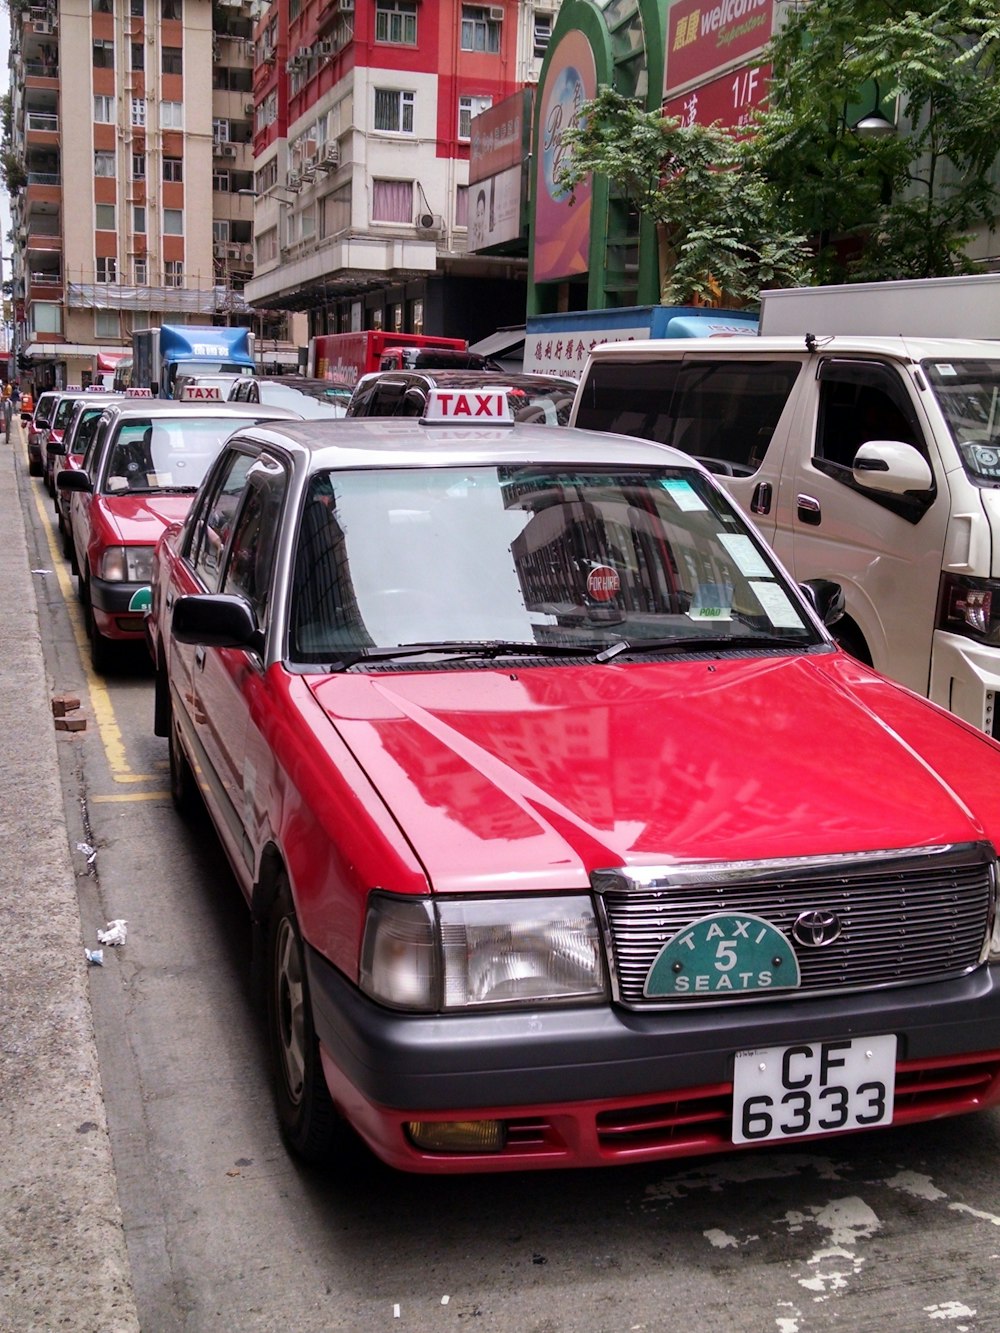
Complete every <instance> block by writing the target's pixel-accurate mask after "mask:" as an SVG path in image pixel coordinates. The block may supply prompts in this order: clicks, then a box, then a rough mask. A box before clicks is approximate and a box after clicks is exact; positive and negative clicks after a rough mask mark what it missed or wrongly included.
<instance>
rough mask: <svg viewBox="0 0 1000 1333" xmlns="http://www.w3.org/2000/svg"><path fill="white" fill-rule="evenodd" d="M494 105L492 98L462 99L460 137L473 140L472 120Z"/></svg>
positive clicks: (459, 114) (459, 117) (459, 100)
mask: <svg viewBox="0 0 1000 1333" xmlns="http://www.w3.org/2000/svg"><path fill="white" fill-rule="evenodd" d="M492 105H493V98H492V97H460V98H459V99H458V137H459V138H460V139H471V138H472V118H473V116H478V115H479V114H480V112H481V111H488V110H489V109H490V107H491V106H492Z"/></svg>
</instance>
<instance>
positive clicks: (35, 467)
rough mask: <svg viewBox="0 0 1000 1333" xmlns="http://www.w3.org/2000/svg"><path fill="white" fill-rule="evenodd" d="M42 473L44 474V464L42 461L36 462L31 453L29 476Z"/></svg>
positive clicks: (29, 457)
mask: <svg viewBox="0 0 1000 1333" xmlns="http://www.w3.org/2000/svg"><path fill="white" fill-rule="evenodd" d="M41 475H42V465H41V462H36V461H35V459H33V458H32V457H31V455H30V454H29V455H28V476H29V477H40V476H41Z"/></svg>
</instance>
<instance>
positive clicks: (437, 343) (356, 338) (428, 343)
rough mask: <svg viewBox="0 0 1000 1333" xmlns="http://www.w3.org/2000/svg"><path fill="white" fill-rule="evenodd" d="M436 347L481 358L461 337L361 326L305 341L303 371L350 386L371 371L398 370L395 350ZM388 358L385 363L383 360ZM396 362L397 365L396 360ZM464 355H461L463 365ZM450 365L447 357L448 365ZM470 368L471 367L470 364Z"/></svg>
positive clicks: (478, 361) (450, 352) (400, 358)
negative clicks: (306, 352)
mask: <svg viewBox="0 0 1000 1333" xmlns="http://www.w3.org/2000/svg"><path fill="white" fill-rule="evenodd" d="M424 347H430V348H437V349H440V350H442V351H445V352H448V353H449V354H457V355H459V356H461V355H462V354H463V353H466V354H468V355H469V356H473V359H474V360H475V361H476V362H477V365H478V364H481V363H482V358H481V357H474V354H471V353H469V344H468V343H467V342H466V340H465V339H464V338H437V337H433V336H430V335H426V334H422V333H386V332H384V331H383V330H381V329H365V330H363V331H362V332H360V333H320V334H317V335H316V336H315V337H314V338H311V339H310V340H309V364H308V369H307V371H306V374H307V375H311V376H313V377H315V378H316V379H320V380H332V381H333V382H334V383H335V384H344V385H346V386H347V387H348V388H353V387H354V385H355V384H357V382H358V380H359V379H360V378H361V376H362V375H367V374H368V373H369V372H370V371H373V370H394V369H400V368H401V365H402V357H399V358H395V359H391V358H390V357H389V354H391V353H392V352H393V351H395V350H397V349H411V348H412V349H419V348H424ZM387 358H388V364H386V365H383V360H385V359H387ZM397 360H398V361H399V363H400V364H399V365H397V364H396V361H397ZM465 361H466V358H463V364H465ZM451 364H453V362H452V361H451V360H449V365H451ZM470 368H474V367H470Z"/></svg>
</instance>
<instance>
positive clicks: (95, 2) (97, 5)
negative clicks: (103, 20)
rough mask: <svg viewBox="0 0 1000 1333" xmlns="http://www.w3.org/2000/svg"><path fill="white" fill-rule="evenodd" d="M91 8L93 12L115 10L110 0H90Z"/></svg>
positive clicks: (99, 12)
mask: <svg viewBox="0 0 1000 1333" xmlns="http://www.w3.org/2000/svg"><path fill="white" fill-rule="evenodd" d="M91 8H92V9H93V11H94V13H95V14H113V13H114V12H115V11H114V6H113V5H112V3H111V0H91Z"/></svg>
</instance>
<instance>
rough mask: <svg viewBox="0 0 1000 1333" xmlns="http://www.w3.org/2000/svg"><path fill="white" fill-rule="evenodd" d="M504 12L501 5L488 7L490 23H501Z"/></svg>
mask: <svg viewBox="0 0 1000 1333" xmlns="http://www.w3.org/2000/svg"><path fill="white" fill-rule="evenodd" d="M505 12H506V11H505V10H504V7H503V5H490V22H491V23H502V22H503V21H504V17H505Z"/></svg>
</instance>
